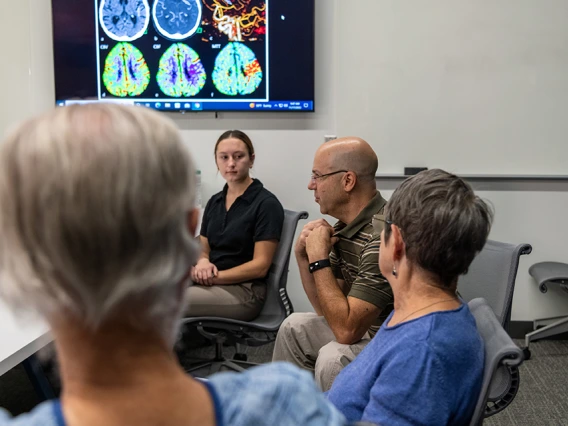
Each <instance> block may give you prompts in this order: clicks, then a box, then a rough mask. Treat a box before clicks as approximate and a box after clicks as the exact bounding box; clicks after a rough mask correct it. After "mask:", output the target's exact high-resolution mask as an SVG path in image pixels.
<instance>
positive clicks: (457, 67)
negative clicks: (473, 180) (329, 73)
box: [336, 0, 568, 175]
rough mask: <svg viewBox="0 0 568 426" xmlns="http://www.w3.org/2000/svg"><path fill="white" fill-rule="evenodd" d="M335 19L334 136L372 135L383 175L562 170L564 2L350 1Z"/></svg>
mask: <svg viewBox="0 0 568 426" xmlns="http://www.w3.org/2000/svg"><path fill="white" fill-rule="evenodd" d="M354 6H356V7H354ZM337 15H338V16H340V17H341V21H342V23H343V25H344V26H345V29H344V30H343V31H342V32H341V37H339V38H338V45H337V51H338V59H339V58H340V60H338V62H337V64H338V68H337V70H336V72H337V75H338V79H339V81H340V83H341V84H339V85H338V90H337V99H338V100H340V101H341V102H338V104H337V131H338V132H339V133H342V134H343V133H355V132H356V133H358V134H360V135H361V136H362V137H364V138H368V139H369V140H372V141H373V143H374V144H375V147H376V148H377V149H378V151H379V152H380V153H381V157H382V159H383V165H384V167H383V172H385V171H389V172H398V173H402V170H403V167H404V166H426V167H430V168H434V167H440V168H444V169H452V170H453V171H455V172H460V173H465V174H473V173H492V174H496V173H505V174H507V173H509V174H521V175H522V174H557V175H568V164H567V163H566V158H567V157H568V143H566V135H567V134H568V120H567V119H566V116H567V111H568V2H567V1H566V0H540V1H535V0H475V1H473V0H427V1H426V0H405V1H400V0H352V1H349V2H348V1H339V2H337ZM343 25H342V26H343Z"/></svg>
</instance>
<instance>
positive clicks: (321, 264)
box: [309, 259, 331, 274]
mask: <svg viewBox="0 0 568 426" xmlns="http://www.w3.org/2000/svg"><path fill="white" fill-rule="evenodd" d="M330 267H331V262H330V260H329V259H322V260H316V261H315V262H312V263H310V265H309V269H310V274H313V273H314V272H315V271H317V270H319V269H323V268H330Z"/></svg>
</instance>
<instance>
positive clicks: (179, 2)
mask: <svg viewBox="0 0 568 426" xmlns="http://www.w3.org/2000/svg"><path fill="white" fill-rule="evenodd" d="M152 18H153V19H154V25H155V27H156V29H157V30H158V32H159V33H160V34H161V35H162V36H164V37H166V38H168V39H170V40H183V39H186V38H188V37H191V36H192V35H193V34H195V32H196V31H197V29H198V28H199V25H201V0H156V1H155V2H154V6H153V8H152Z"/></svg>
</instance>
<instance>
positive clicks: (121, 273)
mask: <svg viewBox="0 0 568 426" xmlns="http://www.w3.org/2000/svg"><path fill="white" fill-rule="evenodd" d="M0 205H1V206H2V209H1V210H0V296H1V297H2V298H3V299H4V300H5V301H6V303H7V304H8V305H9V306H10V307H12V308H13V309H14V311H21V309H25V310H28V311H34V312H36V313H37V314H39V315H40V316H41V317H42V318H43V319H45V320H46V321H47V322H48V324H49V326H50V328H51V331H52V334H53V336H54V338H55V346H56V352H57V357H58V360H59V365H60V370H61V379H62V393H61V400H60V401H48V402H45V403H43V404H41V405H40V406H38V407H36V409H34V411H33V412H32V413H30V414H28V415H25V416H22V417H19V418H16V419H9V418H8V417H7V416H6V414H5V413H0V424H1V425H5V424H10V425H12V424H13V425H19V424H26V425H42V426H51V425H57V426H64V425H68V426H76V425H79V426H90V425H105V426H117V425H120V426H123V425H137V426H144V425H158V424H164V425H172V426H176V425H179V426H181V425H183V426H188V425H215V424H217V425H237V424H238V425H242V424H258V425H264V424H266V425H268V424H270V425H295V424H309V425H328V424H331V425H341V424H344V421H345V420H344V418H343V416H342V415H341V414H340V413H339V412H338V411H337V410H336V409H335V408H334V407H332V406H331V404H329V403H327V402H326V401H325V399H324V398H323V396H322V395H321V394H319V393H318V392H317V390H316V387H315V384H314V383H313V380H312V379H311V377H310V376H309V375H307V373H303V372H300V371H298V370H296V369H294V368H292V367H289V366H286V365H283V364H274V365H270V366H266V367H260V368H257V369H253V370H251V371H249V372H247V373H243V374H239V375H237V374H231V373H227V374H221V375H218V376H215V377H211V378H210V381H208V382H206V383H203V382H200V381H197V380H194V379H193V378H192V377H190V376H187V375H186V374H185V372H184V371H183V369H182V368H181V367H180V365H179V364H178V362H177V359H176V357H175V355H174V353H173V344H174V341H175V337H176V336H177V331H178V324H179V318H180V316H181V314H182V311H183V309H184V308H185V305H184V292H185V289H186V281H187V277H188V273H189V271H190V268H191V267H192V265H194V263H195V260H196V258H197V255H198V252H199V248H198V246H197V245H196V243H195V240H194V238H193V235H194V233H195V229H196V225H197V218H198V213H197V210H196V209H195V208H194V205H195V168H194V166H193V164H192V161H191V157H190V155H189V153H188V151H187V149H186V148H185V146H184V144H183V142H182V140H181V136H180V133H179V132H178V130H177V128H176V127H175V125H174V124H173V123H172V122H171V121H170V120H167V119H166V118H164V116H162V115H160V114H159V113H157V112H152V111H150V110H146V109H142V108H135V107H127V106H119V105H116V104H109V103H106V104H102V103H101V104H89V105H83V106H71V107H65V108H59V109H57V110H55V111H51V112H49V113H47V114H44V115H42V116H40V117H37V118H34V119H32V120H29V121H28V122H26V123H24V124H23V125H21V126H19V127H18V128H17V129H16V130H15V131H13V132H12V133H11V134H10V135H9V136H8V137H7V138H6V140H5V141H4V142H3V144H2V146H1V147H0ZM253 402H254V403H253ZM265 407H270V409H269V410H266V409H265Z"/></svg>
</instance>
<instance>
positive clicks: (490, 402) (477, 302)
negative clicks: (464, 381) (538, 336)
mask: <svg viewBox="0 0 568 426" xmlns="http://www.w3.org/2000/svg"><path fill="white" fill-rule="evenodd" d="M468 306H469V310H470V311H471V313H472V314H473V316H474V318H475V322H476V324H477V330H478V332H479V334H480V335H481V338H482V339H483V343H484V344H485V367H484V370H483V384H482V386H481V392H480V393H479V397H478V399H477V404H476V406H475V411H474V414H473V417H472V419H471V421H470V423H469V424H470V426H477V425H480V424H482V423H483V419H484V418H486V417H490V416H492V415H494V414H497V413H499V412H500V411H503V410H504V409H505V408H506V407H507V406H508V405H509V404H510V403H511V402H512V401H513V399H514V398H515V395H516V394H517V391H518V390H519V370H518V367H519V365H521V364H522V362H523V351H522V350H521V348H519V347H518V346H517V345H515V343H514V342H513V340H512V339H511V338H510V337H509V335H508V334H507V332H506V331H505V330H504V329H503V326H502V325H501V323H500V321H499V319H498V318H497V317H496V316H495V313H494V312H493V310H492V309H491V307H490V306H489V304H488V303H487V301H486V300H485V299H483V298H477V299H473V300H472V301H470V302H469V303H468ZM495 389H499V390H500V392H499V393H498V394H497V393H496V392H495Z"/></svg>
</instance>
